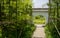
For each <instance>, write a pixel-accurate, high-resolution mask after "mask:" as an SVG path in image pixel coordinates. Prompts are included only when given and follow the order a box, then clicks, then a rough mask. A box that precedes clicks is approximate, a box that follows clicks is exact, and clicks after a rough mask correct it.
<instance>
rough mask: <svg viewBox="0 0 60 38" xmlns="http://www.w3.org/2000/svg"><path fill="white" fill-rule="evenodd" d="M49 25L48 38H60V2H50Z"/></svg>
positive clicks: (51, 0) (47, 27)
mask: <svg viewBox="0 0 60 38" xmlns="http://www.w3.org/2000/svg"><path fill="white" fill-rule="evenodd" d="M48 6H49V23H48V24H47V25H46V29H45V30H46V36H47V38H60V0H49V4H48Z"/></svg>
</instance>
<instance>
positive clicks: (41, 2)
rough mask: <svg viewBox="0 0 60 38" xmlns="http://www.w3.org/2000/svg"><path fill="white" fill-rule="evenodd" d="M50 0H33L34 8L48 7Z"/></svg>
mask: <svg viewBox="0 0 60 38" xmlns="http://www.w3.org/2000/svg"><path fill="white" fill-rule="evenodd" d="M47 3H48V0H33V8H48V6H47Z"/></svg>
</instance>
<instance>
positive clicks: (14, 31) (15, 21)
mask: <svg viewBox="0 0 60 38" xmlns="http://www.w3.org/2000/svg"><path fill="white" fill-rule="evenodd" d="M0 7H1V9H0V28H1V31H0V36H1V34H2V36H1V38H31V36H32V33H33V31H34V30H35V26H34V24H32V23H31V21H32V20H31V18H32V5H31V0H23V1H22V0H0Z"/></svg>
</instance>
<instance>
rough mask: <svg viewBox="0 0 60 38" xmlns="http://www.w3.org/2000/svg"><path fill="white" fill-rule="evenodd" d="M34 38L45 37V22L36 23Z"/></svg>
mask: <svg viewBox="0 0 60 38" xmlns="http://www.w3.org/2000/svg"><path fill="white" fill-rule="evenodd" d="M32 38H45V32H44V24H36V30H35V32H34V34H33V36H32Z"/></svg>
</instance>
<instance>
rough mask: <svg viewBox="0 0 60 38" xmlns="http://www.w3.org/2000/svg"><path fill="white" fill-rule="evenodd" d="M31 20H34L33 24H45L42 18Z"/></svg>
mask: <svg viewBox="0 0 60 38" xmlns="http://www.w3.org/2000/svg"><path fill="white" fill-rule="evenodd" d="M33 21H34V23H35V24H45V20H44V19H34V20H33Z"/></svg>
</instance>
